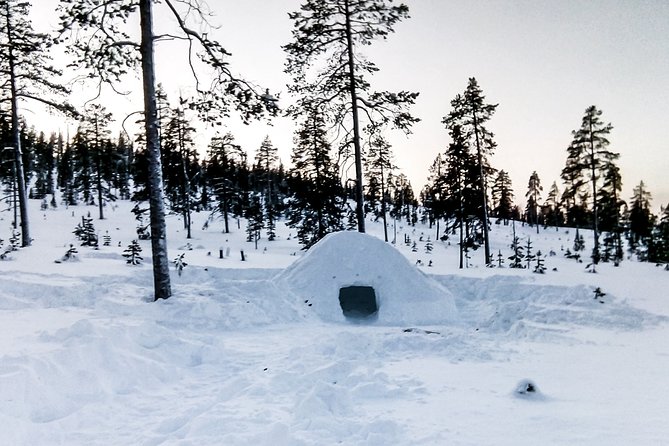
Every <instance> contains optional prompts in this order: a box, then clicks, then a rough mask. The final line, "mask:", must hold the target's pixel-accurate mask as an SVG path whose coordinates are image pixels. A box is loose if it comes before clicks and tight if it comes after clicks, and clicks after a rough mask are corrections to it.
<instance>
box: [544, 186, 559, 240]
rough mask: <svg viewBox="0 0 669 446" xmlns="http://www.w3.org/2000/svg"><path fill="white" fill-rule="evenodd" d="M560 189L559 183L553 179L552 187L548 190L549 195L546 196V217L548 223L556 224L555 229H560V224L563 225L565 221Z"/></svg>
mask: <svg viewBox="0 0 669 446" xmlns="http://www.w3.org/2000/svg"><path fill="white" fill-rule="evenodd" d="M559 197H560V190H559V189H558V186H557V183H556V182H555V181H553V184H551V188H550V189H549V190H548V195H547V196H546V201H545V202H544V206H545V209H546V211H545V219H546V225H552V226H555V229H556V230H557V229H558V226H561V225H562V223H563V214H562V209H561V208H560V198H559Z"/></svg>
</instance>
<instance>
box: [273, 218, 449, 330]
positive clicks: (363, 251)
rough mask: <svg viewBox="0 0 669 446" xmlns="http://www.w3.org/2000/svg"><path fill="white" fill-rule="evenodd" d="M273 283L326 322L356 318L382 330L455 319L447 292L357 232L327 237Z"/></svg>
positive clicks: (382, 245)
mask: <svg viewBox="0 0 669 446" xmlns="http://www.w3.org/2000/svg"><path fill="white" fill-rule="evenodd" d="M277 280H278V281H279V282H280V283H281V285H282V286H285V287H286V288H288V289H290V290H292V291H293V293H294V294H296V295H297V296H298V297H299V298H300V299H304V301H308V302H309V303H311V306H310V309H312V311H314V313H316V314H317V315H318V316H320V317H321V318H322V319H324V320H328V321H345V320H347V319H349V318H350V316H351V315H352V314H356V313H357V315H358V316H362V319H363V320H365V319H366V320H369V321H377V322H378V323H382V324H404V325H406V324H440V323H443V322H446V321H452V320H454V319H455V314H456V309H455V303H454V298H453V295H452V294H451V292H450V291H449V290H447V289H446V288H444V287H443V286H441V285H439V284H438V283H437V282H435V281H434V280H432V279H431V278H430V277H428V276H427V275H425V274H424V273H423V272H422V271H420V270H419V269H418V268H416V267H415V266H414V265H412V264H411V263H409V261H408V260H407V259H406V258H405V257H404V256H403V255H402V254H401V253H399V252H398V251H397V250H396V249H395V248H394V247H393V246H392V245H390V244H388V243H385V242H383V241H382V240H380V239H378V238H376V237H373V236H370V235H367V234H362V233H359V232H354V231H344V232H336V233H333V234H329V235H327V236H326V237H324V238H323V239H322V240H321V241H319V242H318V243H316V244H315V245H314V246H312V247H311V249H309V251H307V253H306V254H305V255H304V256H303V257H302V258H301V259H299V260H298V261H296V262H295V263H294V264H293V265H291V266H290V267H288V268H287V269H286V270H284V271H283V272H282V273H280V274H279V275H278V276H277ZM370 288H371V290H370ZM356 296H358V297H356ZM372 296H373V297H372ZM355 299H362V303H361V305H359V306H356V305H355ZM373 299H375V302H374V301H373ZM374 304H375V305H376V307H375V308H374ZM361 309H362V314H360V312H361ZM374 310H376V311H374ZM365 316H368V317H365Z"/></svg>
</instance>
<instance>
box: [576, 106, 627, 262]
mask: <svg viewBox="0 0 669 446" xmlns="http://www.w3.org/2000/svg"><path fill="white" fill-rule="evenodd" d="M601 115H602V111H601V110H598V109H597V107H595V106H594V105H593V106H590V107H588V108H587V109H586V110H585V114H584V116H583V119H582V121H581V127H580V128H579V129H578V130H574V131H573V132H572V135H573V140H572V142H571V144H570V146H569V148H568V149H567V151H568V157H567V165H566V166H565V169H564V170H563V178H565V177H569V175H572V176H573V177H574V178H576V182H575V184H576V185H584V184H586V183H589V184H590V186H591V188H590V191H591V198H592V227H593V240H594V247H593V250H592V255H591V258H592V262H593V264H595V265H596V264H597V263H598V262H599V259H600V252H599V204H598V201H597V198H598V190H599V189H598V180H599V179H600V178H601V177H602V176H603V173H604V172H605V169H607V168H609V167H608V166H610V164H612V163H613V162H614V161H615V160H617V159H618V158H619V155H618V154H617V153H614V152H611V151H609V150H608V146H609V140H608V135H609V133H611V130H612V129H613V126H612V125H611V124H604V122H603V121H602V120H601Z"/></svg>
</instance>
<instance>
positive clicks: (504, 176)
mask: <svg viewBox="0 0 669 446" xmlns="http://www.w3.org/2000/svg"><path fill="white" fill-rule="evenodd" d="M491 193H492V202H493V209H492V211H491V213H490V214H491V215H492V216H494V217H497V222H498V223H499V222H500V221H503V222H504V225H505V226H506V225H508V224H509V220H510V219H511V218H512V216H513V189H512V186H511V178H510V177H509V174H508V173H507V172H506V171H504V170H500V171H499V172H498V173H497V176H496V177H495V181H494V183H493V185H492V188H491Z"/></svg>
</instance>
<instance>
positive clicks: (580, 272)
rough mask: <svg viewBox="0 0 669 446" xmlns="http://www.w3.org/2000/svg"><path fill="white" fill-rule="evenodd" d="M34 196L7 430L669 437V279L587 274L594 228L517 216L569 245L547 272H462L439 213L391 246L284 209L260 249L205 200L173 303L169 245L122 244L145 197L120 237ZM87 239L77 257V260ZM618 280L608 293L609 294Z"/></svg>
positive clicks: (0, 390)
mask: <svg viewBox="0 0 669 446" xmlns="http://www.w3.org/2000/svg"><path fill="white" fill-rule="evenodd" d="M31 205H32V206H33V208H32V214H31V216H32V225H33V226H32V232H33V236H34V237H35V243H34V245H33V246H32V247H30V248H27V249H20V250H19V251H16V252H14V253H12V255H11V258H10V259H9V260H4V261H0V277H2V286H0V333H1V337H0V355H1V358H2V359H1V361H0V432H2V435H1V438H2V444H11V445H52V444H53V445H59V444H63V445H64V444H67V445H128V444H147V445H148V444H161V445H186V444H197V445H273V446H275V445H329V444H346V445H446V444H448V445H537V444H546V445H548V444H550V445H555V444H558V445H559V444H563V445H574V444H587V445H613V444H621V445H623V444H635V445H656V444H663V443H665V442H666V439H667V438H669V426H668V425H667V423H666V401H668V400H669V383H668V382H667V379H666V371H667V370H668V369H669V344H668V343H667V339H669V300H668V297H669V296H667V291H666V290H667V289H668V288H669V273H668V272H666V271H663V270H662V269H661V268H656V267H655V266H654V265H649V264H642V263H638V262H634V261H631V260H626V261H624V262H623V263H622V264H621V266H620V267H618V268H616V267H614V266H613V265H611V264H604V265H601V266H600V267H599V268H598V273H597V274H591V273H587V272H585V268H584V266H585V265H584V264H582V263H578V262H576V261H574V260H571V259H566V258H565V257H564V255H563V254H564V250H565V249H567V248H570V247H571V246H572V244H573V236H574V234H573V231H569V230H566V229H560V230H559V231H556V230H555V229H547V230H543V229H541V230H540V233H539V234H536V232H535V228H529V227H522V226H520V225H517V226H516V232H517V234H518V235H519V236H520V237H521V239H522V240H523V241H524V240H526V239H527V237H531V240H532V243H533V246H534V247H535V249H540V250H541V251H542V252H543V253H549V252H551V251H553V252H554V253H555V255H553V256H550V255H549V256H547V257H546V259H545V261H546V267H547V271H546V274H543V275H541V274H533V273H532V272H531V270H528V269H521V270H519V269H510V268H485V267H483V266H482V263H483V261H482V257H483V256H482V253H481V252H480V251H475V252H473V253H472V258H471V260H470V268H467V269H463V270H459V269H457V248H456V246H455V245H452V246H449V243H448V242H441V241H434V239H435V234H434V229H429V228H427V227H423V226H419V227H417V228H409V227H405V226H403V225H398V227H397V230H398V236H397V238H398V242H402V243H398V244H397V245H395V246H394V245H391V244H386V243H383V242H381V241H379V240H380V239H381V234H382V227H381V226H380V225H379V224H378V223H374V222H371V221H370V222H369V223H368V225H369V232H370V233H371V234H372V235H374V236H376V237H378V240H374V239H369V238H367V237H365V236H363V238H362V239H361V238H359V237H358V236H357V235H350V234H349V235H346V234H344V235H337V234H335V235H332V236H329V237H328V238H326V239H325V240H324V241H323V242H324V243H323V244H321V245H316V246H315V247H314V248H312V250H310V251H309V252H307V253H304V252H302V251H301V250H300V248H299V246H298V244H297V240H296V238H295V237H294V236H291V230H290V229H289V228H285V227H283V226H282V225H279V228H278V230H279V231H278V235H279V237H278V240H276V241H273V242H267V241H266V240H264V239H263V240H261V241H260V242H259V246H258V249H257V250H256V249H255V247H254V245H253V244H251V243H247V242H246V241H245V234H244V222H241V229H237V226H236V224H233V225H232V227H233V228H234V229H233V231H234V232H233V233H231V234H223V233H222V232H221V225H220V223H217V222H212V223H210V224H209V225H208V227H207V228H203V226H205V225H204V223H205V221H206V215H196V216H195V217H194V225H193V229H194V237H193V239H191V240H186V239H185V231H184V230H183V229H181V228H182V227H183V226H182V225H181V222H180V220H179V218H178V217H176V216H171V217H170V220H169V229H170V238H169V239H168V243H169V245H170V256H171V257H172V258H176V257H177V255H179V254H180V253H184V260H185V261H186V262H187V264H188V265H187V266H186V267H185V268H184V270H183V272H182V274H181V275H178V274H177V272H176V271H174V274H173V277H172V286H173V291H174V296H173V297H172V298H171V299H169V300H166V301H161V302H155V303H154V302H151V296H152V289H151V286H152V278H151V271H150V269H151V268H150V258H149V257H150V249H149V244H148V242H146V241H140V244H141V246H142V247H143V252H142V253H141V255H142V256H143V257H144V261H143V263H142V264H140V265H138V266H131V265H127V264H126V262H125V259H124V257H123V256H122V254H123V251H124V250H125V249H126V247H127V246H128V244H129V243H130V241H131V240H132V239H133V238H134V236H135V234H134V222H133V217H132V214H131V213H130V208H131V205H130V204H129V203H125V202H121V203H119V204H118V206H116V207H115V208H114V209H113V210H111V209H109V211H108V212H107V216H108V219H106V220H93V223H94V225H95V228H96V231H97V233H98V234H99V235H100V236H101V237H102V236H103V235H109V237H110V239H111V243H110V246H101V247H100V249H98V250H95V249H93V248H89V247H81V246H78V243H77V241H76V239H75V238H74V236H73V234H72V231H73V230H74V228H75V226H76V225H77V224H78V223H79V222H80V221H81V217H82V216H84V215H86V213H88V212H89V211H90V212H91V214H93V215H96V214H95V208H89V207H70V208H69V209H64V208H61V209H57V210H47V211H40V210H39V202H33V203H31ZM0 217H4V220H3V221H2V222H0V238H2V239H5V240H7V239H8V238H9V235H10V234H9V231H8V226H9V222H8V218H9V217H8V216H7V215H6V214H5V215H0ZM293 233H294V231H293ZM405 235H406V236H407V237H409V238H410V239H411V243H410V244H405V243H403V241H404V237H405ZM584 235H585V240H586V243H588V242H589V240H588V235H589V234H587V232H584ZM491 236H492V237H493V240H492V248H493V249H492V252H493V253H495V254H496V253H497V252H498V251H501V252H502V253H503V255H504V258H506V257H508V256H509V255H510V249H509V245H510V243H511V237H512V235H511V228H510V227H508V226H502V225H499V226H498V225H493V228H492V232H491ZM429 237H431V239H432V241H431V242H430V244H432V245H433V249H432V250H431V251H430V252H428V250H427V246H426V245H427V244H428V242H427V240H428V238H429ZM328 240H329V241H328ZM413 241H416V248H415V251H414V250H412V245H413ZM70 244H74V246H75V247H76V249H77V251H78V253H77V255H76V257H77V259H76V260H75V261H65V262H62V263H55V260H57V259H60V258H62V257H63V255H64V254H65V252H66V251H67V250H68V248H69V246H70ZM586 249H587V246H586ZM242 250H243V251H244V254H245V258H246V260H245V261H242V260H241V252H240V251H242ZM221 252H222V253H223V257H224V258H220V253H221ZM398 253H399V254H398ZM361 259H362V260H361ZM373 259H376V260H378V263H375V262H373V261H372V260H373ZM419 260H420V262H418V261H419ZM430 261H431V263H432V266H428V265H429V264H430ZM421 264H422V265H421ZM356 275H357V279H356V278H355V276H356ZM333 276H334V277H333ZM354 279H355V280H354ZM358 279H359V282H356V280H358ZM353 282H355V283H353ZM355 284H371V285H373V286H374V287H375V289H376V291H377V293H378V299H379V313H378V318H377V319H373V320H369V321H364V320H363V321H362V322H361V321H355V322H352V321H349V320H347V319H346V318H344V317H343V316H342V313H341V308H339V307H338V304H337V288H339V287H341V286H343V285H355ZM597 287H599V288H600V289H601V291H602V292H604V293H605V295H604V296H602V297H599V298H597V299H595V294H594V290H595V288H597ZM389 296H391V297H389ZM402 296H410V298H407V299H405V300H403V299H400V298H398V297H402ZM421 298H422V299H424V300H423V301H422V302H423V303H422V304H421V303H420V302H418V303H417V300H420V299H421ZM388 308H389V309H390V310H392V311H389V312H388V313H384V311H385V309H388ZM527 380H529V382H531V383H532V386H531V387H532V389H533V390H534V391H533V392H527V391H526V390H527V389H528V386H527V382H528V381H527ZM519 389H520V390H521V391H522V392H519V391H518V390H519Z"/></svg>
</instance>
